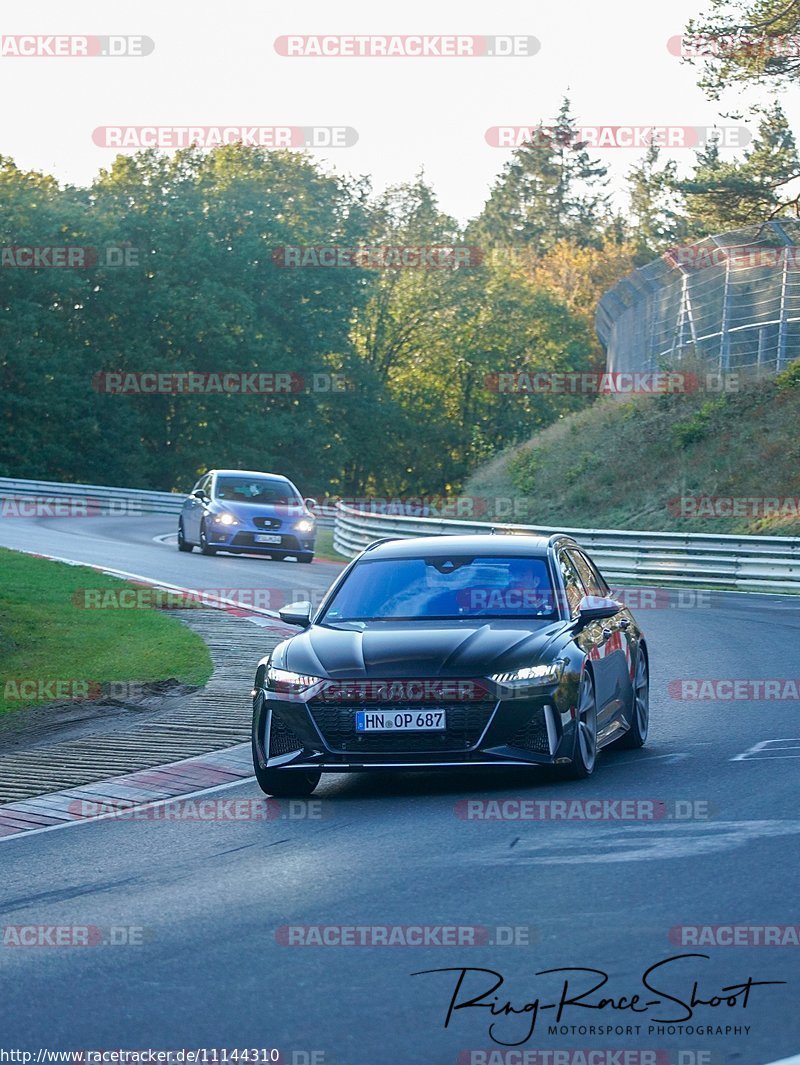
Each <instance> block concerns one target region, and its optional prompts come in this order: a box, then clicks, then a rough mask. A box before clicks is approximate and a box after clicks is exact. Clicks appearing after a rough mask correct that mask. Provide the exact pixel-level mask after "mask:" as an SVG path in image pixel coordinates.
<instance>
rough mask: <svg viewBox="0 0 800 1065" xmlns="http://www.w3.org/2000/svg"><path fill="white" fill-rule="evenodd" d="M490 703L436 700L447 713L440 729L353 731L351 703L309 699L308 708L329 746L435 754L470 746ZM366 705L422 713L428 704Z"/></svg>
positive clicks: (487, 715)
mask: <svg viewBox="0 0 800 1065" xmlns="http://www.w3.org/2000/svg"><path fill="white" fill-rule="evenodd" d="M494 706H495V704H494V703H493V702H482V703H470V704H469V705H466V704H460V705H455V706H454V705H452V704H448V705H444V704H440V705H439V706H438V709H441V710H444V711H445V713H446V714H447V718H446V720H447V728H446V729H445V730H443V731H442V732H356V710H357V709H360V707H356V706H353V705H352V704H351V705H350V706H337V705H331V704H329V703H314V702H311V703H309V710H310V711H311V715H312V717H313V718H314V721H315V722H316V724H317V728H318V729H319V730H320V732H321V733H322V736H323V739H324V740H325V742H326V743H327V744H328V746H329V747H330V748H331V750H334V751H350V752H352V753H354V754H355V753H376V754H383V753H386V754H401V753H405V754H414V753H421V752H425V753H428V754H436V753H439V752H442V751H465V750H468V749H469V748H470V747H474V746H475V744H476V743H477V742H478V740H479V739H480V738H481V735H482V733H483V731H484V729H485V728H486V725H487V724H488V722H489V718H490V717H491V714H492V710H494ZM370 709H371V710H391V711H396V712H400V713H402V712H405V711H411V712H412V713H417V712H418V711H421V712H423V713H424V712H425V711H429V710H430V709H431V704H430V703H420V704H416V705H413V706H411V705H405V706H394V705H393V706H386V705H383V706H375V705H372V706H370Z"/></svg>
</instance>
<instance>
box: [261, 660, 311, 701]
mask: <svg viewBox="0 0 800 1065" xmlns="http://www.w3.org/2000/svg"><path fill="white" fill-rule="evenodd" d="M322 679H323V678H322V677H312V676H310V675H309V674H307V673H292V671H291V670H289V669H276V667H275V666H268V667H267V691H270V692H280V693H281V694H283V695H299V694H300V692H304V691H306V690H307V689H308V688H313V686H314V685H315V684H319V682H320V681H321V680H322Z"/></svg>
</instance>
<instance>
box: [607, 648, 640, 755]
mask: <svg viewBox="0 0 800 1065" xmlns="http://www.w3.org/2000/svg"><path fill="white" fill-rule="evenodd" d="M649 728H650V668H649V665H648V662H647V652H646V651H645V650H643V648H641V647H640V648H639V655H638V657H637V659H636V670H635V672H634V674H633V706H632V707H631V727H630V728H629V729H628V731H627V732H626V733H625V734H624V735H622V736H620V738H619V739H618V740H615V741H614V743H612V744H611V746H612V747H616V748H617V750H628V751H629V750H635V749H637V748H639V747H644V745H645V743H647V733H648V731H649Z"/></svg>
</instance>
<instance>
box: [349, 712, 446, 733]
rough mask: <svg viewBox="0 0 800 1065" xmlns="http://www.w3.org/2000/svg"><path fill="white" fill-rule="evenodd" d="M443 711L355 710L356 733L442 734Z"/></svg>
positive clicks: (444, 723) (444, 717) (444, 719)
mask: <svg viewBox="0 0 800 1065" xmlns="http://www.w3.org/2000/svg"><path fill="white" fill-rule="evenodd" d="M446 728H447V717H446V715H445V711H444V710H357V711H356V732H442V731H443V730H444V729H446Z"/></svg>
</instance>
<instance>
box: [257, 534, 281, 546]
mask: <svg viewBox="0 0 800 1065" xmlns="http://www.w3.org/2000/svg"><path fill="white" fill-rule="evenodd" d="M253 539H254V540H255V542H256V543H257V544H279V543H280V542H281V538H280V536H267V535H266V534H265V533H258V534H257V535H256V536H254V537H253Z"/></svg>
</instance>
